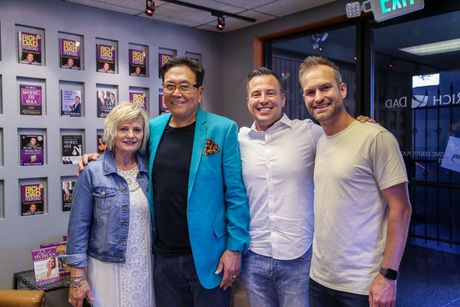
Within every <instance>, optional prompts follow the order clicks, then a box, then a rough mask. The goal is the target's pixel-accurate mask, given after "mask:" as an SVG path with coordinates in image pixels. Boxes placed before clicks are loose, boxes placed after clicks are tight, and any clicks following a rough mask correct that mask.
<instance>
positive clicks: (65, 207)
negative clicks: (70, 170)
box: [62, 180, 76, 211]
mask: <svg viewBox="0 0 460 307" xmlns="http://www.w3.org/2000/svg"><path fill="white" fill-rule="evenodd" d="M75 183H76V181H75V180H64V181H62V211H70V208H71V207H72V199H73V188H74V187H75Z"/></svg>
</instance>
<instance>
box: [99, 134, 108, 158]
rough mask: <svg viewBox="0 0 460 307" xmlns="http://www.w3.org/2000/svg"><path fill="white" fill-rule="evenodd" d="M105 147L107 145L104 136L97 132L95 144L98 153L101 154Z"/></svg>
mask: <svg viewBox="0 0 460 307" xmlns="http://www.w3.org/2000/svg"><path fill="white" fill-rule="evenodd" d="M106 148H107V145H106V144H105V142H104V137H103V135H102V134H99V133H98V134H97V144H96V149H97V153H98V154H102V153H103V152H104V151H105V149H106Z"/></svg>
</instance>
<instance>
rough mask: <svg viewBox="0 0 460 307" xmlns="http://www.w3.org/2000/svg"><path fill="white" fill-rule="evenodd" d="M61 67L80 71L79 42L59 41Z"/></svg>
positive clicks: (62, 39) (65, 39)
mask: <svg viewBox="0 0 460 307" xmlns="http://www.w3.org/2000/svg"><path fill="white" fill-rule="evenodd" d="M60 42H61V43H60V46H59V47H60V48H59V51H60V55H61V67H62V68H67V69H80V41H78V40H73V39H68V38H61V39H60Z"/></svg>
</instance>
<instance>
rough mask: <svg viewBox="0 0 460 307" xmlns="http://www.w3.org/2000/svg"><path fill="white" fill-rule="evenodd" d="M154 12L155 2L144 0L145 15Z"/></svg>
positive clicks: (150, 14)
mask: <svg viewBox="0 0 460 307" xmlns="http://www.w3.org/2000/svg"><path fill="white" fill-rule="evenodd" d="M153 12H155V2H153V0H145V15H147V16H152V15H153Z"/></svg>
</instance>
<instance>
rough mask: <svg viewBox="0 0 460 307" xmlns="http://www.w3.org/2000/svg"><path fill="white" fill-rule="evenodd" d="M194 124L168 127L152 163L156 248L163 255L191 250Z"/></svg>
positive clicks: (185, 252) (178, 253) (172, 254)
mask: <svg viewBox="0 0 460 307" xmlns="http://www.w3.org/2000/svg"><path fill="white" fill-rule="evenodd" d="M194 134H195V123H193V124H191V125H189V126H186V127H182V128H173V127H170V126H169V125H168V126H167V127H166V129H165V131H164V133H163V136H162V138H161V141H160V144H159V145H158V150H157V153H156V156H155V161H154V163H153V169H152V170H153V172H152V174H153V175H152V187H153V198H154V201H155V224H156V230H157V232H156V240H155V243H154V246H155V250H156V251H157V252H159V253H161V254H162V255H164V256H168V255H170V256H174V255H183V254H187V253H191V247H190V238H189V232H188V223H187V192H188V178H189V173H190V160H191V157H192V147H193V138H194Z"/></svg>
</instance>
